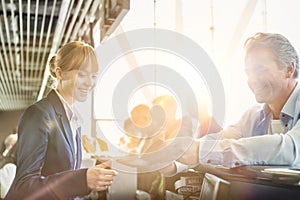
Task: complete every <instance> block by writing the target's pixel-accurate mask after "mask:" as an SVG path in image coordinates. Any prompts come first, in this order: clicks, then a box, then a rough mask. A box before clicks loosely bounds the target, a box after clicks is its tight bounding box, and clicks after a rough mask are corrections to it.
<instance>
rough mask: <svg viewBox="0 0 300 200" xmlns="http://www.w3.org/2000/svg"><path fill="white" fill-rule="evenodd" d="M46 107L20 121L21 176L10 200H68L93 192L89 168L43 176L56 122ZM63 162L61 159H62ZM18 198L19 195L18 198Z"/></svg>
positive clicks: (28, 112)
mask: <svg viewBox="0 0 300 200" xmlns="http://www.w3.org/2000/svg"><path fill="white" fill-rule="evenodd" d="M50 116H51V115H50V114H49V112H46V111H45V110H44V108H43V107H39V106H38V105H33V106H31V107H29V108H28V109H27V110H26V111H25V113H24V114H23V116H22V117H21V119H20V123H19V138H18V157H17V174H16V178H15V180H14V183H13V186H12V187H11V189H10V191H9V193H8V195H7V198H6V199H23V198H25V197H29V199H68V198H71V197H74V196H83V195H86V194H88V193H89V192H90V190H89V189H88V188H87V183H86V171H87V169H78V170H70V169H69V170H66V171H61V172H58V173H55V174H50V175H47V176H42V168H43V166H44V165H45V157H46V154H48V153H51V152H49V151H47V150H48V149H47V148H48V142H49V139H50V138H51V134H54V133H56V132H54V133H53V129H55V126H56V123H57V122H55V119H53V118H51V117H50ZM58 159H59V158H58ZM15 195H17V196H15Z"/></svg>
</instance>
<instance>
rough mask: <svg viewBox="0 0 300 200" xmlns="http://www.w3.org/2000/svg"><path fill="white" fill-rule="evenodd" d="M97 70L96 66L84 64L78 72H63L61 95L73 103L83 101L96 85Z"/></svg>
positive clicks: (88, 63)
mask: <svg viewBox="0 0 300 200" xmlns="http://www.w3.org/2000/svg"><path fill="white" fill-rule="evenodd" d="M98 70H99V69H98V67H97V66H95V65H93V64H91V63H90V62H86V63H85V64H83V65H82V66H81V68H80V69H79V70H71V71H67V72H63V73H62V75H63V79H62V90H63V93H64V94H65V95H67V96H68V97H69V98H72V100H73V101H79V102H83V101H85V100H86V99H87V96H88V94H89V92H91V91H92V90H93V89H94V87H95V85H96V82H97V75H98Z"/></svg>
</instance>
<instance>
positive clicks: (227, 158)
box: [0, 0, 300, 200]
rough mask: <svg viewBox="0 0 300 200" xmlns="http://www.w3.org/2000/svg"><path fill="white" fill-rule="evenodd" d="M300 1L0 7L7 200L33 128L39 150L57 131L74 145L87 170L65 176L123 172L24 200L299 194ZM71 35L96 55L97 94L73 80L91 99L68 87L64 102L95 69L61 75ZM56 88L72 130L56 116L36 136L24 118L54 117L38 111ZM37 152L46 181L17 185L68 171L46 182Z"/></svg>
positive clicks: (2, 166) (73, 0)
mask: <svg viewBox="0 0 300 200" xmlns="http://www.w3.org/2000/svg"><path fill="white" fill-rule="evenodd" d="M299 6H300V3H299V2H298V1H296V0H286V1H282V0H242V1H241V0H228V1H222V0H201V1H198V0H189V1H187V0H22V1H21V0H1V3H0V51H1V55H0V151H1V152H0V153H1V155H0V159H1V160H0V195H1V196H0V199H8V200H10V199H14V198H11V196H9V195H8V196H6V195H7V194H8V193H9V192H11V191H12V190H11V191H9V189H10V187H11V186H14V185H16V184H17V179H15V177H18V176H16V175H17V174H18V173H22V172H20V171H18V169H19V170H20V169H22V167H23V168H24V160H23V159H25V158H23V159H21V158H22V155H23V156H24V155H25V153H28V155H35V154H36V153H37V152H27V151H26V150H27V149H25V150H23V149H20V147H24V144H29V145H30V142H31V141H28V140H26V137H23V134H24V135H30V134H31V133H28V130H33V131H34V133H35V134H40V135H43V136H44V135H47V134H49V136H48V137H49V138H47V139H45V141H46V142H45V145H46V146H47V145H48V146H47V147H46V146H45V151H46V150H47V149H50V148H52V146H53V143H56V142H57V144H59V142H61V141H56V140H55V138H56V139H57V137H56V136H53V135H51V134H54V131H53V130H58V131H57V132H55V134H57V133H60V131H61V132H62V133H63V134H62V137H63V138H64V139H65V140H66V141H67V142H66V144H69V145H70V147H69V146H68V145H66V149H65V150H64V149H63V150H62V149H56V152H59V154H60V153H61V154H63V152H65V151H66V152H69V151H70V150H68V149H72V148H73V149H72V151H74V149H75V150H76V153H74V152H75V151H74V152H73V153H74V155H73V154H72V156H73V157H75V158H76V159H75V161H74V162H75V164H78V163H81V164H80V166H79V167H78V168H76V167H74V166H73V167H70V169H68V170H70V171H80V170H82V169H88V170H89V169H94V168H97V166H102V167H103V166H104V165H106V164H105V163H107V162H109V163H110V164H109V166H108V167H107V168H108V169H112V170H115V171H117V173H118V174H117V175H116V176H115V177H114V180H113V181H112V182H111V185H110V184H108V185H105V187H106V188H105V189H103V190H102V189H101V190H100V189H99V190H98V189H95V188H92V187H90V185H88V184H89V183H87V180H83V181H82V187H84V188H86V187H87V188H88V189H89V192H88V193H86V194H84V195H79V196H78V195H75V194H77V193H76V190H78V188H74V191H75V192H74V196H72V195H70V196H68V198H67V197H65V196H63V195H62V196H59V195H58V193H55V191H54V190H55V189H53V188H52V186H51V184H49V185H50V186H49V185H48V184H47V181H45V182H43V184H44V185H43V186H41V189H39V190H37V191H43V189H45V188H46V189H45V190H49V191H50V192H49V193H47V194H50V193H51V194H52V192H53V194H54V193H55V195H53V196H46V194H45V196H40V197H37V195H36V194H35V193H34V192H35V190H33V189H32V188H30V187H29V188H28V191H30V190H31V189H32V194H31V192H28V194H29V195H32V196H25V197H27V199H77V200H78V199H82V200H102V199H103V200H151V199H152V200H197V199H198V200H252V199H253V200H254V199H255V200H257V199H266V200H269V199H270V200H274V199H275V200H277V199H278V200H279V199H299V198H300V158H299V157H300V156H299V155H300V146H299V143H300V128H299V127H300V124H299V125H298V119H299V118H300V104H299V98H300V96H299V95H300V86H298V85H297V83H298V71H299V58H298V55H297V52H300V28H299V27H300V22H299V21H298V19H299V17H300V16H299V15H300V12H299V11H298V10H299ZM258 33H259V34H258ZM255 34H256V35H255ZM252 36H253V37H252ZM250 37H252V41H250V42H249V40H247V39H248V38H250ZM260 37H261V38H262V39H261V40H260ZM274 38H275V39H274ZM285 38H287V39H285ZM256 39H257V40H256ZM273 39H274V40H273ZM250 40H251V39H250ZM73 41H80V42H83V43H84V46H88V47H91V48H92V49H93V55H94V56H95V58H96V60H97V66H98V67H99V71H97V73H96V75H92V76H91V77H88V78H87V81H88V82H82V85H88V84H92V83H93V84H94V85H93V86H91V88H90V89H84V87H83V86H80V85H79V86H78V88H79V93H80V95H82V96H85V100H84V101H81V100H80V101H79V100H78V101H76V98H79V97H77V96H76V91H75V89H74V91H73V92H72V91H71V92H70V94H72V95H74V97H72V104H69V101H68V100H66V99H65V96H64V95H65V93H64V91H63V89H61V90H59V89H58V88H57V89H56V87H59V86H61V87H64V84H65V85H68V84H69V85H71V84H73V86H72V87H74V88H75V86H76V83H73V82H72V81H75V82H76V80H77V79H78V80H80V79H81V78H82V79H83V77H87V76H90V75H86V74H85V73H88V72H87V71H84V70H83V73H84V75H82V74H81V73H82V71H80V69H76V70H77V72H76V73H78V74H76V75H75V78H73V79H71V78H70V80H64V78H65V76H63V72H61V71H62V68H63V67H61V68H60V67H57V68H56V69H55V70H56V71H55V73H56V75H57V74H59V73H58V71H60V72H61V77H62V78H61V79H60V78H58V79H57V80H55V79H54V78H53V76H52V75H51V69H50V65H49V63H50V62H51V58H53V56H54V55H56V58H57V55H59V53H58V52H59V51H58V50H60V49H62V48H63V47H64V46H66V45H67V44H69V43H72V42H73ZM246 41H247V42H248V43H247V42H246ZM256 42H257V44H256ZM255 45H257V46H255ZM290 47H291V49H289V48H290ZM262 49H263V50H262ZM70 52H71V51H69V52H67V53H70ZM80 56H82V55H80ZM80 56H78V57H80ZM72 59H73V60H77V58H76V56H74V57H73V58H72ZM71 62H72V60H71ZM84 62H86V61H84ZM57 63H58V62H56V64H57ZM74 63H75V62H72V65H71V68H72V67H74V66H75V65H76V63H75V64H74ZM67 64H68V63H67V62H65V63H63V64H62V66H64V65H67ZM81 64H82V63H81ZM81 64H79V65H81ZM82 65H83V64H82ZM92 65H93V64H92V63H89V65H88V66H89V67H91V66H92ZM253 66H255V67H253ZM274 66H280V67H279V68H276V69H275V67H274ZM272 67H273V68H272ZM78 68H79V67H78ZM72 70H73V69H71V70H69V71H68V70H67V72H70V71H72ZM76 70H75V71H76ZM78 71H79V72H78ZM72 72H73V71H72ZM64 81H65V82H64ZM68 81H69V82H68ZM78 82H79V81H78ZM259 84H260V85H259ZM74 85H75V86H74ZM86 90H90V91H86ZM61 91H62V92H61ZM77 92H78V91H77ZM89 92H90V93H89ZM51 93H53V94H57V95H56V98H57V99H58V102H60V105H63V106H61V107H63V108H64V109H63V110H64V113H63V114H57V116H58V118H57V119H60V120H61V119H62V118H63V116H67V117H68V120H67V124H68V127H69V128H68V129H65V130H61V127H56V125H55V124H54V122H53V121H55V120H56V119H52V118H51V117H50V119H49V120H48V121H47V123H45V124H46V125H45V126H47V128H48V129H45V130H46V131H44V130H42V128H41V127H42V126H43V125H40V124H36V123H35V122H33V123H32V124H30V126H31V127H30V128H28V127H29V125H26V123H25V121H26V120H25V119H26V117H28V115H29V117H28V118H29V119H27V122H28V121H30V119H32V120H33V119H34V120H39V117H41V118H43V117H44V118H47V117H48V116H51V115H50V114H49V115H48V114H45V116H46V117H45V116H39V115H38V114H37V113H38V112H36V113H34V112H33V111H32V110H34V109H30V108H32V106H34V105H42V104H38V103H37V102H40V101H43V100H44V99H46V98H48V95H50V94H51ZM87 93H88V94H87ZM298 94H299V95H298ZM73 98H74V100H73ZM278 102H279V103H278ZM43 109H44V108H43V107H41V108H40V107H38V106H37V109H36V110H39V111H42V112H45V113H47V112H48V111H46V110H43ZM53 109H54V110H56V108H54V106H53ZM68 109H69V110H68ZM276 109H279V110H276ZM275 110H276V111H278V112H275ZM30 111H32V112H31V113H30ZM55 112H56V111H55ZM68 112H71V114H70V115H71V117H70V116H69V113H68ZM24 113H25V114H24ZM26 113H27V115H26ZM28 113H29V114H28ZM34 114H36V115H35V116H34ZM73 116H75V118H76V123H77V121H79V122H80V125H78V127H79V128H80V133H79V135H80V136H79V140H80V141H78V136H77V135H76V134H77V129H75V128H74V127H73V126H74V122H72V121H71V120H72V117H73ZM67 117H66V119H67ZM77 118H78V119H77ZM32 120H31V121H32ZM41 121H42V120H41ZM57 121H58V120H57ZM63 123H65V122H61V124H60V125H63ZM299 123H300V122H299ZM49 124H50V125H49ZM64 126H65V125H64ZM76 126H77V125H76ZM49 127H50V128H49ZM62 127H63V126H62ZM78 127H77V128H78ZM298 128H299V129H298ZM43 131H44V132H43ZM51 131H53V132H51ZM32 134H33V133H32ZM68 134H69V135H68ZM40 135H37V136H34V137H36V138H39V137H41V136H40ZM31 136H32V135H31ZM70 138H73V139H71V142H70ZM257 141H258V142H257ZM43 142H44V141H43ZM71 143H72V144H71ZM51 145H52V146H51ZM63 145H65V144H63ZM72 145H73V146H72ZM74 145H75V148H74ZM76 145H77V147H76ZM259 145H260V146H259ZM38 147H39V148H40V145H38ZM38 147H37V148H35V147H32V148H29V149H30V150H32V151H37V149H38ZM252 150H253V151H252ZM60 151H62V152H60ZM79 154H80V156H79ZM42 155H43V156H44V157H43V158H40V157H41V156H40V157H39V159H42V160H43V162H42V163H43V164H42V166H40V172H39V173H37V174H36V175H35V176H38V178H37V177H31V178H32V180H30V179H31V178H30V176H31V175H28V177H27V175H26V174H25V175H24V177H25V178H24V177H21V178H24V180H22V181H24V182H25V184H23V185H26V184H27V185H30V184H32V185H34V184H33V182H30V181H34V180H33V179H41V180H44V179H45V180H48V178H47V177H48V176H49V177H50V178H49V179H51V176H52V175H53V176H55V175H57V174H59V173H64V172H66V171H67V170H61V171H58V172H56V173H49V174H47V173H48V172H47V173H46V172H45V171H43V167H44V166H43V165H45V166H46V165H47V164H45V163H46V162H47V159H48V156H49V157H51V152H50V151H49V152H47V153H45V154H42ZM18 156H19V157H18ZM70 156H71V154H70ZM20 157H21V158H20ZM52 157H53V156H52ZM39 159H37V160H39ZM72 159H74V158H70V162H71V161H72ZM78 159H80V161H78ZM44 162H45V163H44ZM72 162H73V161H72ZM34 163H35V161H34ZM58 163H59V162H58ZM32 165H33V164H32ZM20 166H22V167H20ZM59 170H60V169H59ZM25 171H26V170H25ZM27 171H29V169H27ZM27 171H26V172H27ZM28 173H29V172H28ZM43 173H44V174H43ZM85 176H86V177H87V175H85ZM19 178H20V177H19ZM104 179H105V178H104ZM26 181H28V183H26ZM41 182H42V181H41ZM29 183H30V184H29ZM35 184H36V183H35ZM80 184H81V183H80ZM14 187H15V186H14ZM49 188H50V189H49ZM52 190H53V191H52ZM28 194H27V195H28ZM18 195H19V197H20V198H22V194H18ZM6 197H7V198H6ZM25 197H24V199H26V198H25Z"/></svg>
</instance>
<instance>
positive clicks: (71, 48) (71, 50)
mask: <svg viewBox="0 0 300 200" xmlns="http://www.w3.org/2000/svg"><path fill="white" fill-rule="evenodd" d="M88 58H89V59H91V62H92V63H93V64H95V65H97V66H98V62H97V57H96V53H95V51H94V48H93V47H92V46H90V45H89V44H87V43H84V42H80V41H74V42H69V43H67V44H65V45H64V46H62V47H61V48H60V49H59V50H58V51H57V53H56V54H55V55H54V56H52V58H51V59H50V61H49V67H50V74H51V76H52V77H54V78H56V70H57V68H60V69H61V71H62V72H65V71H71V70H75V69H80V67H81V66H82V64H83V63H84V62H85V61H86V60H87V59H88Z"/></svg>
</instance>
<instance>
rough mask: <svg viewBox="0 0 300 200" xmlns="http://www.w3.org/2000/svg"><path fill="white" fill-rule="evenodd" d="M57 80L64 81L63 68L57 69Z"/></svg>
mask: <svg viewBox="0 0 300 200" xmlns="http://www.w3.org/2000/svg"><path fill="white" fill-rule="evenodd" d="M55 74H56V78H57V79H59V80H62V71H61V68H59V67H57V68H56V70H55Z"/></svg>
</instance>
